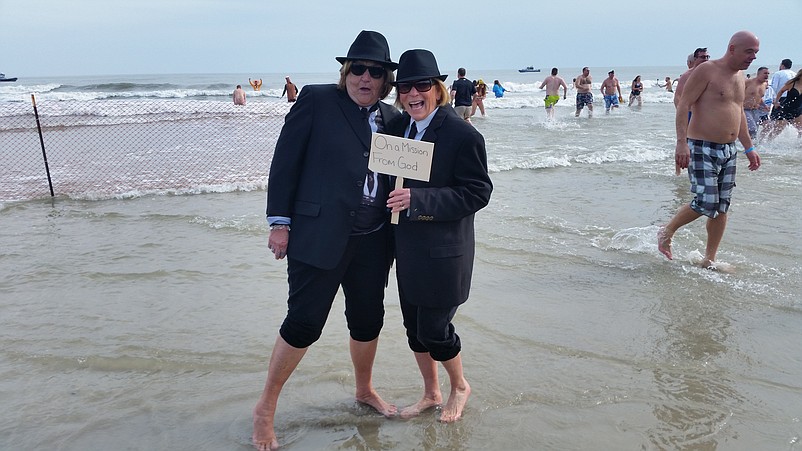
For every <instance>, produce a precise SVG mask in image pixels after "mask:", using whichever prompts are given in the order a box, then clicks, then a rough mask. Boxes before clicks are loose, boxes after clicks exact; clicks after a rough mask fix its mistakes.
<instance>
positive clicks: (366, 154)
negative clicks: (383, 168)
mask: <svg viewBox="0 0 802 451" xmlns="http://www.w3.org/2000/svg"><path fill="white" fill-rule="evenodd" d="M362 156H363V157H365V158H367V157H369V156H370V152H363V153H362Z"/></svg>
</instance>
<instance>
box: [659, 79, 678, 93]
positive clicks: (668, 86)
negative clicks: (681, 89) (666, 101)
mask: <svg viewBox="0 0 802 451" xmlns="http://www.w3.org/2000/svg"><path fill="white" fill-rule="evenodd" d="M676 82H677V80H674V81H671V77H666V84H664V85H661V84H660V80H657V86H658V87H659V88H666V91H668V92H674V83H676Z"/></svg>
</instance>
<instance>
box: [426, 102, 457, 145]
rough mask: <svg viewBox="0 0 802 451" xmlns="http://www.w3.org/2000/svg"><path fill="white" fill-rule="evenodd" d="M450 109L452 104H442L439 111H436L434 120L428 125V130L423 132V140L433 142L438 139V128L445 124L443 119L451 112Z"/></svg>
mask: <svg viewBox="0 0 802 451" xmlns="http://www.w3.org/2000/svg"><path fill="white" fill-rule="evenodd" d="M450 109H451V107H450V106H448V105H445V106H441V107H440V108H439V109H438V110H437V113H435V114H434V117H433V118H432V122H430V123H429V126H428V127H426V131H425V132H424V133H423V136H422V137H421V141H428V142H431V143H433V142H435V141H437V130H438V129H439V128H440V126H442V125H443V121H444V120H445V118H446V115H448V114H449V113H450V112H449V110H450Z"/></svg>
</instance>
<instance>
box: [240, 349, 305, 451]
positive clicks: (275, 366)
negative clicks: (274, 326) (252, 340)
mask: <svg viewBox="0 0 802 451" xmlns="http://www.w3.org/2000/svg"><path fill="white" fill-rule="evenodd" d="M307 349H308V348H300V349H299V348H294V347H292V346H290V345H289V344H288V343H287V342H286V341H284V339H283V338H281V336H280V335H279V336H278V337H276V344H275V345H274V346H273V354H272V355H271V356H270V363H269V364H268V368H267V382H265V389H264V391H263V392H262V396H261V397H259V401H258V402H257V403H256V407H254V409H253V436H252V440H253V446H254V447H255V448H256V449H258V450H259V451H268V450H270V451H272V450H276V449H278V447H279V444H278V439H277V438H276V433H275V431H274V430H273V420H274V418H275V416H276V405H277V404H278V396H279V394H281V389H282V388H283V387H284V384H285V383H286V382H287V379H289V378H290V375H292V372H293V371H295V368H296V367H297V366H298V363H300V361H301V359H302V358H303V356H304V354H306V350H307Z"/></svg>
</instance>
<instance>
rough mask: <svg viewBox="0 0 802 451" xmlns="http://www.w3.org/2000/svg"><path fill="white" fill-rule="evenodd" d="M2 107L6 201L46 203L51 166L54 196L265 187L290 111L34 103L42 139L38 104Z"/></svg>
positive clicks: (264, 106) (149, 102)
mask: <svg viewBox="0 0 802 451" xmlns="http://www.w3.org/2000/svg"><path fill="white" fill-rule="evenodd" d="M2 108H3V110H4V111H1V112H0V152H1V153H2V156H3V158H2V163H0V201H13V200H26V199H36V198H41V197H49V196H50V188H49V183H48V177H47V171H46V166H47V167H48V168H49V172H50V178H51V180H52V185H53V191H54V194H55V196H57V197H58V196H67V197H72V198H88V199H93V198H108V197H125V196H138V195H143V194H148V193H177V194H182V193H194V192H207V191H231V190H240V189H242V190H250V189H263V188H264V186H265V183H266V180H267V173H268V170H269V167H270V161H271V158H272V154H273V150H274V148H275V143H276V140H277V138H278V135H279V132H280V130H281V127H282V125H283V123H284V115H285V114H286V113H287V111H289V105H288V104H286V103H277V102H251V103H249V104H248V105H246V106H235V105H232V104H230V103H229V102H221V101H211V100H210V101H206V100H181V101H175V100H173V99H164V100H161V99H133V100H132V99H120V100H116V99H104V100H93V101H69V102H65V101H48V102H36V109H37V111H38V118H39V124H40V126H41V140H40V134H39V130H38V128H37V119H36V117H35V115H34V106H33V103H27V104H26V103H23V102H14V103H4V104H3V105H2ZM42 143H43V144H44V149H45V150H44V153H43V151H42ZM45 155H46V162H47V165H46V164H45Z"/></svg>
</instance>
